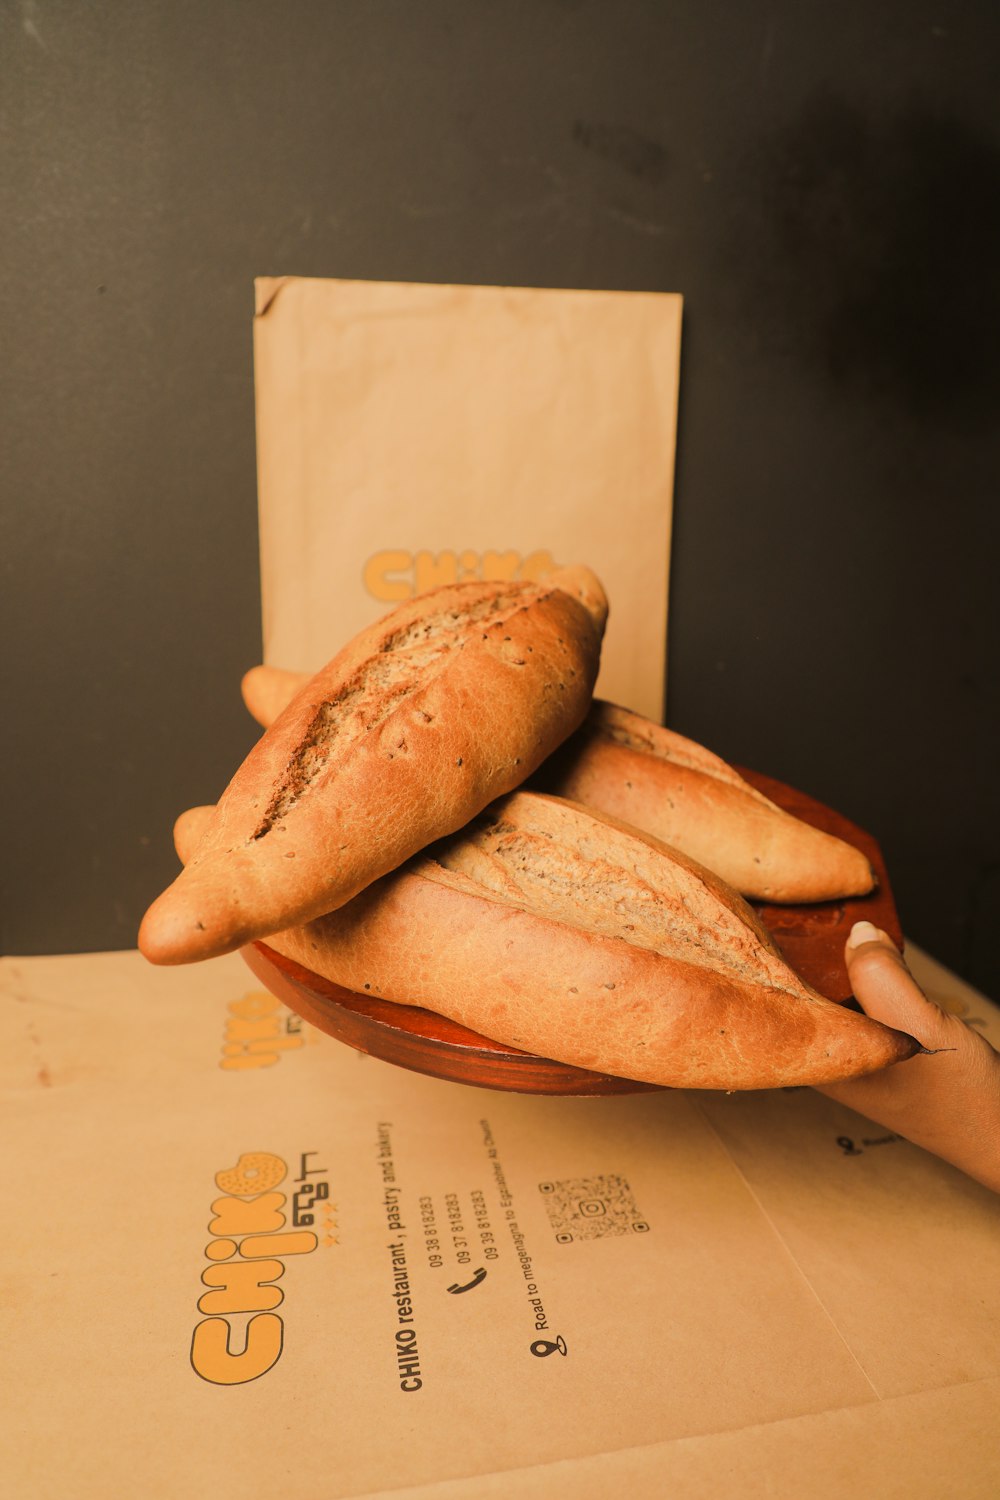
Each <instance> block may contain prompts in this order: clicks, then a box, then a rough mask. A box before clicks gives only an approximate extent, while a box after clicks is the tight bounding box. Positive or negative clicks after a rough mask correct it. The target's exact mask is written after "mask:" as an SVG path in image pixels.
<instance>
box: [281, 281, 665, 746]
mask: <svg viewBox="0 0 1000 1500" xmlns="http://www.w3.org/2000/svg"><path fill="white" fill-rule="evenodd" d="M680 325H681V298H680V297H679V296H676V295H672V294H663V293H655V292H604V291H561V290H554V291H547V290H536V289H533V288H524V287H477V286H437V285H423V284H414V283H399V282H364V281H338V280H323V279H308V278H305V279H303V278H297V277H277V278H262V279H260V280H259V281H258V282H257V316H256V319H255V323H254V367H255V387H256V403H257V452H258V489H259V500H260V545H261V582H262V597H263V618H264V651H265V659H266V661H267V662H268V663H269V664H270V665H273V666H278V667H288V668H293V669H295V670H306V671H315V670H316V669H317V668H318V667H320V666H322V665H323V663H324V662H325V661H327V660H329V658H330V657H331V656H333V655H334V653H335V652H336V651H338V650H339V649H340V647H341V646H342V645H343V644H344V643H345V642H346V641H348V640H349V639H350V638H351V637H352V636H354V635H355V634H356V633H357V631H358V630H360V629H361V628H362V627H363V626H365V625H367V624H369V623H370V622H371V621H372V620H374V619H376V618H378V617H379V616H380V615H382V614H384V613H385V612H386V611H387V610H388V609H390V608H391V607H392V606H393V605H394V604H397V603H399V601H400V600H402V599H405V598H407V597H409V596H410V595H412V594H414V593H423V592H425V591H426V590H427V589H430V588H433V587H435V586H437V585H439V584H444V583H454V582H455V581H456V580H459V579H463V578H473V577H489V578H533V577H537V576H538V575H539V574H541V573H543V572H545V571H546V570H547V569H549V568H551V567H553V566H554V565H560V566H561V565H564V564H567V563H576V562H584V563H587V564H588V565H589V566H590V567H592V568H593V569H594V571H595V572H596V573H597V574H598V576H599V577H600V578H601V581H602V582H603V584H604V586H605V589H606V591H607V593H608V596H609V598H610V600H611V617H610V620H609V624H608V632H607V636H606V639H605V645H604V655H603V663H602V671H601V677H600V680H599V682H598V693H599V694H600V695H601V696H603V697H605V698H610V699H611V700H612V701H614V702H618V703H621V704H624V705H625V706H626V707H629V708H633V709H636V710H637V711H638V712H640V713H644V714H646V715H647V716H649V717H650V718H653V719H661V718H662V714H663V694H664V678H665V669H666V630H667V582H668V568H669V555H670V530H671V502H672V493H673V472H674V446H675V435H676V420H677V391H678V379H679V361H680Z"/></svg>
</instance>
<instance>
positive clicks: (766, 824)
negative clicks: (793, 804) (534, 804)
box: [242, 667, 875, 903]
mask: <svg viewBox="0 0 1000 1500" xmlns="http://www.w3.org/2000/svg"><path fill="white" fill-rule="evenodd" d="M305 680H306V679H305V678H304V677H301V676H300V675H299V674H297V673H294V672H284V671H282V670H281V669H280V668H277V667H253V668H252V669H251V670H250V671H249V672H248V673H247V674H246V676H245V677H244V679H243V683H242V693H243V701H244V703H245V704H246V706H247V708H248V710H249V711H250V713H252V714H253V716H254V718H255V719H257V721H258V723H261V724H264V725H267V724H269V723H270V722H271V721H272V720H273V718H274V717H275V716H276V714H277V713H279V712H280V710H281V708H282V707H283V706H284V705H285V703H287V701H288V699H289V697H290V696H291V695H292V693H293V692H294V691H295V689H296V688H297V687H298V686H300V685H301V683H302V682H304V681H305ZM531 785H532V787H533V788H535V789H536V790H538V791H544V792H549V793H551V794H553V795H554V796H560V797H568V798H569V799H570V800H571V801H575V802H581V803H583V804H584V806H586V807H593V808H596V809H597V810H598V811H601V812H605V813H608V814H610V815H611V816H612V817H615V818H619V819H620V820H621V821H622V822H625V823H629V824H631V825H632V826H633V827H635V828H639V829H644V830H646V831H647V832H649V833H652V834H654V835H655V836H656V837H658V838H660V839H662V840H663V841H664V842H665V843H667V844H671V845H672V846H673V847H674V848H677V849H680V850H681V851H682V852H684V853H687V854H689V855H691V856H692V858H694V859H696V860H697V861H698V862H699V864H703V865H705V866H707V867H708V868H709V869H711V870H716V871H717V872H718V873H719V874H720V875H721V876H722V877H723V879H724V880H725V881H726V882H727V883H728V884H729V885H731V886H733V887H734V889H736V890H738V891H740V892H741V893H742V894H743V895H744V896H749V897H751V898H752V899H754V900H757V901H769V902H775V903H781V902H806V903H812V902H815V901H834V900H842V899H844V898H845V897H849V896H864V895H867V894H868V892H869V891H871V890H872V889H873V888H874V885H875V876H874V872H873V871H872V868H871V865H870V864H869V862H868V859H867V858H866V856H865V855H864V854H863V853H862V852H861V850H860V849H856V848H854V846H853V845H851V844H848V843H847V842H845V840H843V839H839V838H837V837H835V836H834V835H833V834H829V833H824V832H823V831H822V829H819V828H814V827H813V826H812V825H811V824H809V823H805V822H803V821H802V819H801V818H796V817H795V816H794V815H793V814H792V813H788V812H785V810H784V809H783V808H780V807H778V806H777V805H776V804H775V803H774V802H771V801H770V800H769V798H767V797H765V796H764V795H763V793H762V792H759V791H758V790H757V789H756V787H753V786H751V785H750V783H749V782H748V781H746V780H744V778H743V777H742V776H740V774H739V772H738V771H735V770H734V769H733V767H732V766H730V765H727V763H726V762H725V761H724V760H721V759H720V758H719V756H717V755H714V754H713V753H712V751H710V750H706V749H705V747H704V746H703V745H699V744H697V743H696V742H695V741H694V740H689V739H686V738H685V737H684V736H683V735H680V734H676V733H675V732H674V731H673V730H670V729H664V728H662V727H661V725H659V724H654V723H653V722H652V720H650V719H645V718H643V717H642V716H641V715H640V714H636V713H633V712H632V711H631V710H629V709H626V708H619V707H618V706H617V705H616V704H613V703H606V702H604V701H603V700H601V699H595V700H594V703H593V704H592V706H591V709H590V712H589V713H588V715H587V718H586V719H585V720H584V722H583V724H582V725H581V727H580V728H579V729H578V730H577V731H576V733H575V734H573V735H572V736H571V737H570V738H569V739H568V740H567V741H566V742H565V744H564V745H562V746H561V747H560V748H559V749H558V750H557V751H556V752H555V754H554V755H553V756H551V757H550V758H549V760H547V761H546V762H545V764H544V765H542V766H541V767H539V769H538V771H537V772H536V773H535V775H534V776H533V777H532V778H531Z"/></svg>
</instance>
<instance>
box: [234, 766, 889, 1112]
mask: <svg viewBox="0 0 1000 1500" xmlns="http://www.w3.org/2000/svg"><path fill="white" fill-rule="evenodd" d="M740 774H741V775H743V776H745V777H746V779H747V781H749V782H750V783H751V785H753V786H755V787H757V788H758V789H759V790H760V791H762V792H763V793H764V795H765V796H766V797H770V799H771V801H772V802H776V803H777V804H778V806H779V807H783V808H785V809H786V810H787V811H788V812H791V813H794V814H795V815H796V817H799V818H802V819H803V821H804V822H806V823H812V824H814V825H815V826H816V827H817V828H822V829H823V830H824V831H825V832H827V833H833V834H836V835H837V837H838V838H842V839H845V840H846V841H847V842H848V843H851V844H854V845H856V847H857V848H859V849H861V850H863V851H864V853H865V854H866V855H867V857H868V859H869V860H870V862H871V865H872V868H873V869H874V871H875V874H876V876H877V877H878V885H877V886H876V888H875V890H874V891H873V892H872V894H871V895H870V896H862V897H859V898H857V899H851V900H846V901H824V902H822V903H820V904H818V905H814V906H769V905H766V904H764V903H761V902H755V903H754V905H755V906H756V908H757V911H758V912H759V913H760V916H761V918H762V920H763V922H764V925H765V926H766V927H767V929H768V931H769V932H770V933H771V935H772V937H773V938H774V940H775V942H776V943H777V945H778V947H779V948H780V949H781V951H782V953H783V954H784V957H785V959H786V960H787V962H788V963H789V964H790V965H791V967H792V968H793V969H795V970H796V972H797V973H798V974H800V975H801V976H802V978H803V979H804V980H805V981H806V982H807V984H810V985H811V986H812V987H813V989H815V990H818V991H819V993H820V994H821V995H826V996H827V998H828V999H830V1000H836V1001H840V1002H843V1001H847V1000H850V999H851V991H850V985H849V984H848V981H847V971H846V969H845V967H844V943H845V941H846V938H847V934H848V933H849V932H850V930H851V927H852V926H853V924H854V923H855V922H860V921H863V920H866V921H869V922H874V924H875V926H876V927H882V928H884V929H885V931H886V932H887V933H888V934H889V936H890V937H891V938H892V939H893V941H894V942H895V943H897V944H898V945H900V946H902V941H903V935H902V931H901V929H900V925H899V918H898V916H897V914H896V907H895V903H894V901H893V898H892V890H891V888H890V885H889V877H888V874H887V872H886V868H885V862H884V860H883V858H882V851H881V850H880V849H879V847H878V845H877V844H876V842H875V840H874V839H873V838H872V836H871V835H870V834H868V833H865V832H864V831H863V830H862V829H860V828H856V827H855V826H854V824H853V823H849V822H848V821H847V819H846V818H843V817H841V816H840V814H839V813H836V812H834V811H833V809H832V808H829V807H825V806H824V805H823V804H822V803H821V802H816V801H814V800H813V798H811V797H807V796H806V795H805V793H804V792H798V791H795V790H794V789H793V788H792V787H788V786H785V785H784V783H783V782H780V781H773V780H772V779H771V778H770V777H768V776H761V775H759V774H758V773H757V772H755V771H745V770H741V773H740ZM242 953H243V957H244V959H245V961H246V963H247V965H248V966H249V968H250V969H251V970H252V972H253V973H254V974H255V975H256V977H257V979H259V980H260V982H261V984H263V985H265V986H266V987H267V989H268V990H270V991H271V993H272V994H273V995H275V996H277V998H278V999H279V1000H281V1001H283V1003H284V1004H285V1005H287V1006H288V1007H289V1008H290V1009H291V1010H294V1011H295V1012H296V1013H297V1014H298V1015H300V1016H302V1017H303V1018H304V1019H305V1020H307V1021H310V1022H312V1024H313V1025H314V1026H317V1027H319V1029H320V1030H321V1031H325V1032H327V1033H328V1034H329V1035H330V1036H332V1037H335V1038H336V1039H337V1041H340V1042H346V1043H347V1045H348V1046H349V1047H354V1048H355V1049H356V1050H357V1051H358V1052H366V1053H368V1054H369V1055H370V1056H372V1057H378V1058H381V1059H382V1061H383V1062H390V1063H395V1064H396V1065H397V1066H399V1067H403V1068H409V1069H411V1070H412V1071H413V1072H416V1073H427V1074H430V1075H431V1076H432V1077H434V1078H444V1079H447V1080H448V1081H449V1082H452V1083H467V1084H473V1085H475V1086H477V1087H479V1088H490V1089H501V1090H505V1091H508V1092H512V1093H519V1094H567V1095H575V1096H580V1095H590V1094H638V1093H649V1092H654V1091H655V1090H656V1087H657V1086H656V1085H655V1084H649V1083H638V1082H636V1081H635V1080H634V1079H629V1078H614V1077H612V1076H610V1075H609V1074H606V1073H591V1072H589V1071H587V1070H586V1069H584V1068H574V1067H572V1066H571V1065H570V1064H568V1063H560V1062H552V1061H551V1060H549V1059H548V1058H543V1057H535V1056H534V1055H533V1054H532V1053H530V1052H519V1051H518V1049H517V1048H516V1047H508V1046H505V1045H504V1044H503V1043H502V1042H493V1041H490V1040H489V1039H488V1038H487V1037H483V1036H479V1035H478V1034H477V1033H476V1032H474V1031H468V1030H467V1029H466V1028H465V1027H464V1026H459V1025H458V1024H457V1023H456V1022H454V1021H449V1020H447V1019H446V1018H445V1017H444V1016H438V1015H435V1014H434V1013H433V1012H432V1011H428V1010H422V1009H420V1008H419V1007H418V1006H415V1005H397V1004H395V1003H393V1002H392V1001H390V1000H375V999H372V998H371V997H369V996H366V995H357V994H354V993H353V992H352V991H351V990H345V989H342V988H341V987H340V986H339V985H336V984H333V983H332V982H331V981H330V980H328V979H323V978H321V977H320V975H318V974H313V973H312V972H311V971H310V970H308V969H304V968H302V967H301V966H300V965H299V964H297V963H294V962H293V961H292V960H291V959H289V958H285V957H283V956H282V955H281V954H279V953H275V952H274V950H273V949H272V948H269V947H268V946H267V944H266V943H252V944H250V945H249V946H248V947H246V948H244V949H242Z"/></svg>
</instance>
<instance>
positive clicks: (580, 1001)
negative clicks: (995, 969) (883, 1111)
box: [175, 791, 919, 1089]
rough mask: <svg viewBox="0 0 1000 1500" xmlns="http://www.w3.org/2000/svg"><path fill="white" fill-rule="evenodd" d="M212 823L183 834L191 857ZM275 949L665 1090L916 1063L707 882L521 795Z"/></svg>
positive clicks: (192, 821) (560, 806)
mask: <svg viewBox="0 0 1000 1500" xmlns="http://www.w3.org/2000/svg"><path fill="white" fill-rule="evenodd" d="M206 815H207V816H209V817H210V816H211V812H210V810H205V809H194V810H193V811H192V812H190V813H187V814H185V815H184V816H183V817H182V818H181V819H179V820H178V823H177V826H176V830H175V839H176V842H177V846H178V852H179V853H180V855H181V857H182V858H184V857H185V856H186V855H188V854H189V852H190V848H191V846H192V845H193V844H194V843H196V841H197V837H198V825H199V822H200V821H201V820H202V819H203V818H204V817H205V816H206ZM266 941H267V943H268V944H269V945H270V946H271V947H272V948H274V949H275V950H276V951H277V952H279V953H282V954H284V955H286V956H287V957H289V958H292V959H294V960H295V961H296V962H297V963H300V964H302V965H303V967H305V968H307V969H311V970H312V971H313V972H314V973H317V974H321V975H324V976H325V977H327V978H328V979H331V980H333V981H335V982H336V983H338V984H341V985H343V986H345V987H346V988H348V989H350V990H353V991H356V992H358V993H362V994H368V995H373V996H379V997H381V998H383V999H386V1000H393V1001H397V1002H402V1003H410V1004H414V1005H419V1006H423V1007H424V1008H426V1009H428V1010H432V1011H436V1012H437V1013H438V1014H440V1015H444V1016H448V1017H450V1018H451V1019H452V1020H455V1021H458V1022H460V1023H461V1024H462V1025H465V1026H468V1027H470V1028H471V1029H472V1030H474V1031H477V1032H479V1033H480V1034H481V1035H484V1036H487V1037H490V1038H492V1039H493V1040H495V1041H498V1042H503V1043H507V1044H509V1045H512V1046H517V1047H521V1048H523V1049H525V1050H526V1051H529V1052H534V1053H536V1054H537V1055H539V1056H542V1057H548V1058H552V1059H554V1060H556V1061H560V1062H565V1063H571V1064H574V1065H575V1066H577V1067H582V1068H589V1069H592V1070H594V1071H597V1072H601V1073H611V1074H614V1075H618V1076H621V1077H625V1078H633V1079H639V1080H643V1081H646V1082H649V1083H655V1084H661V1085H665V1086H669V1087H675V1088H711V1089H761V1088H777V1087H785V1086H788V1085H793V1084H817V1083H826V1082H829V1081H831V1080H834V1079H843V1078H850V1077H855V1076H858V1075H861V1074H864V1073H869V1072H873V1071H874V1070H876V1069H878V1068H882V1067H885V1066H887V1065H888V1064H890V1063H895V1062H899V1061H901V1060H903V1059H904V1058H907V1057H910V1056H912V1055H913V1054H914V1053H915V1052H916V1051H918V1050H919V1046H918V1043H916V1042H915V1041H914V1040H913V1038H912V1037H908V1036H906V1035H904V1034H903V1033H901V1032H897V1031H893V1030H891V1029H890V1028H888V1027H886V1026H882V1025H880V1024H879V1023H878V1022H877V1021H872V1020H870V1019H869V1018H868V1017H867V1016H863V1015H860V1014H857V1013H856V1012H854V1011H851V1010H846V1009H843V1008H842V1007H840V1006H839V1005H835V1004H833V1003H832V1002H831V1001H829V1000H826V999H824V998H823V997H822V996H820V995H818V994H816V993H815V991H813V990H811V989H810V988H809V987H808V986H807V985H805V984H804V983H803V982H802V980H801V979H799V978H798V976H797V975H796V974H794V973H793V972H792V970H791V969H789V967H788V966H787V964H785V962H784V961H783V959H782V958H781V957H780V955H779V954H778V952H777V950H776V949H775V947H774V945H773V943H772V942H771V939H770V938H769V936H768V934H767V932H766V931H765V930H764V928H763V927H762V926H761V925H760V923H759V921H758V919H757V917H756V916H755V914H754V913H753V911H752V910H751V909H750V907H748V906H747V904H746V903H745V902H744V901H743V900H742V898H741V897H739V896H738V895H737V894H736V893H735V892H734V891H732V890H730V889H729V888H728V887H726V886H725V885H724V883H723V882H722V881H720V880H719V879H718V877H716V876H714V875H712V874H711V873H709V871H707V870H705V869H702V868H701V867H699V866H698V865H696V864H695V863H694V862H693V861H692V860H689V859H687V858H686V857H684V856H682V855H679V854H678V853H677V852H676V851H675V850H672V849H670V848H668V847H667V846H666V845H664V844H661V843H659V842H658V841H657V840H656V839H653V838H650V837H648V836H644V835H641V834H639V833H638V832H636V830H635V829H631V828H628V827H626V826H624V825H622V824H620V823H616V822H615V821H613V820H611V819H608V818H605V817H602V816H600V815H598V814H595V813H593V812H591V811H589V810H588V809H586V808H583V807H580V806H578V805H577V804H574V803H571V802H567V801H565V800H563V799H561V798H553V797H546V796H542V795H539V794H536V793H531V792H523V791H522V792H515V793H513V794H512V795H510V796H508V797H505V798H502V799H501V800H500V801H498V802H497V803H494V804H493V805H492V806H491V807H489V808H488V809H486V810H485V811H484V812H483V813H482V814H481V815H480V816H479V817H477V818H476V819H474V820H473V822H472V823H471V824H470V825H469V826H468V827H467V828H465V829H463V830H462V831H461V832H460V833H457V834H455V835H453V836H452V837H450V838H448V839H445V840H443V841H441V842H440V843H438V844H437V845H435V846H434V847H433V848H432V849H430V850H427V851H426V852H425V853H423V854H421V855H417V856H416V857H414V858H413V859H411V860H410V861H409V862H408V863H407V864H406V865H405V866H404V867H403V868H402V869H400V870H397V871H396V872H395V873H393V874H391V875H387V876H385V877H384V878H383V879H381V880H379V881H377V882H376V883H374V884H373V885H371V886H370V887H369V888H368V889H367V890H365V891H363V892H362V893H361V894H360V895H359V896H357V897H356V898H355V899H354V900H353V901H351V902H350V903H349V904H347V905H345V906H342V907H341V908H340V909H339V910H337V911H335V912H332V913H330V914H328V915H325V916H321V917H318V918H316V919H315V920H313V921H311V922H309V923H307V924H305V925H302V926H297V927H295V928H294V929H292V930H288V931H284V932H280V933H273V934H270V935H268V936H267V938H266Z"/></svg>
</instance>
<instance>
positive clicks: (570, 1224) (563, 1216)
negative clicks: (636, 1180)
mask: <svg viewBox="0 0 1000 1500" xmlns="http://www.w3.org/2000/svg"><path fill="white" fill-rule="evenodd" d="M538 1191H539V1192H540V1193H541V1195H542V1197H543V1199H544V1200H545V1208H546V1211H547V1212H548V1216H549V1223H550V1224H551V1225H552V1228H553V1229H554V1230H555V1236H556V1241H557V1243H558V1244H560V1245H569V1244H571V1243H572V1242H573V1240H603V1239H605V1238H607V1237H608V1236H609V1235H618V1234H647V1233H648V1232H649V1225H648V1224H647V1223H646V1220H645V1219H644V1218H643V1217H642V1214H641V1213H640V1212H639V1209H638V1206H637V1204H636V1201H635V1199H634V1198H633V1196H632V1189H631V1188H630V1187H629V1185H628V1183H627V1182H626V1181H625V1178H624V1177H618V1176H615V1175H614V1174H612V1175H609V1176H607V1177H567V1178H566V1179H565V1181H563V1182H540V1183H539V1184H538Z"/></svg>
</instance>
